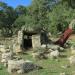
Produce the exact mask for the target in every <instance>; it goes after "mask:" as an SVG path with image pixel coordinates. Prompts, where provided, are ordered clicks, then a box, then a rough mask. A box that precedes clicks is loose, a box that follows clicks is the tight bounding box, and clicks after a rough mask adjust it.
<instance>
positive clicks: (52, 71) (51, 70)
mask: <svg viewBox="0 0 75 75" xmlns="http://www.w3.org/2000/svg"><path fill="white" fill-rule="evenodd" d="M69 39H71V40H73V41H75V35H71V36H70V38H69ZM62 54H64V55H67V57H69V56H70V55H71V53H70V49H66V51H65V52H62ZM19 56H20V57H22V58H23V59H25V60H26V59H29V60H32V61H34V63H36V64H38V65H40V66H42V67H43V69H41V70H34V71H31V72H29V73H25V74H24V75H60V73H61V72H65V73H67V74H68V75H72V72H75V66H71V67H69V68H61V66H65V65H67V64H69V62H68V60H67V57H62V58H60V57H59V61H56V60H51V59H46V60H44V59H43V60H34V59H33V58H32V56H31V51H28V52H27V54H22V55H21V54H20V55H19ZM0 67H2V69H0V75H17V74H9V73H8V72H7V70H6V68H4V67H3V65H1V64H0Z"/></svg>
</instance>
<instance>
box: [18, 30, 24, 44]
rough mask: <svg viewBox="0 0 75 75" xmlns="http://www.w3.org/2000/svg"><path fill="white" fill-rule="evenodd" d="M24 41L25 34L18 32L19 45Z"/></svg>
mask: <svg viewBox="0 0 75 75" xmlns="http://www.w3.org/2000/svg"><path fill="white" fill-rule="evenodd" d="M22 39H23V32H22V31H18V44H21V43H22Z"/></svg>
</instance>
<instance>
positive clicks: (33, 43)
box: [32, 35, 41, 48]
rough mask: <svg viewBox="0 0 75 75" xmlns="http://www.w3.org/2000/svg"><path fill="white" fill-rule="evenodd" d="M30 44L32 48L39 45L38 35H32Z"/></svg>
mask: <svg viewBox="0 0 75 75" xmlns="http://www.w3.org/2000/svg"><path fill="white" fill-rule="evenodd" d="M32 46H33V48H38V47H41V40H40V35H32Z"/></svg>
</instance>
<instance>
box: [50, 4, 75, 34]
mask: <svg viewBox="0 0 75 75" xmlns="http://www.w3.org/2000/svg"><path fill="white" fill-rule="evenodd" d="M49 18H50V19H49V20H50V27H49V28H50V31H51V32H52V33H57V32H59V31H62V32H63V31H64V30H65V29H66V28H68V25H69V23H70V22H71V21H72V20H73V19H74V18H75V9H72V8H68V5H67V4H66V3H64V4H61V3H60V4H58V5H56V6H55V8H54V9H53V10H52V12H50V13H49Z"/></svg>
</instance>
